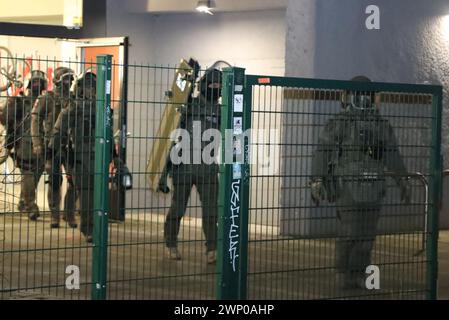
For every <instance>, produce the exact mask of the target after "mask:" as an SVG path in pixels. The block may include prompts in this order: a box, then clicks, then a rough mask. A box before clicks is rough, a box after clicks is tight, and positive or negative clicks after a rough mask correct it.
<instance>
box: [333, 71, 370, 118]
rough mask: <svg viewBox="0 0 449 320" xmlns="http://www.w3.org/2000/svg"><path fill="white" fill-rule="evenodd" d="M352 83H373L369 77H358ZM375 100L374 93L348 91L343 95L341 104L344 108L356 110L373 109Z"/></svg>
mask: <svg viewBox="0 0 449 320" xmlns="http://www.w3.org/2000/svg"><path fill="white" fill-rule="evenodd" d="M350 81H355V82H371V80H370V79H369V78H368V77H365V76H356V77H353V78H352V79H351V80H350ZM374 100H375V92H374V91H355V90H346V91H344V92H343V93H342V95H341V102H342V107H343V108H345V109H346V108H355V109H360V110H364V109H373V106H374V102H375V101H374Z"/></svg>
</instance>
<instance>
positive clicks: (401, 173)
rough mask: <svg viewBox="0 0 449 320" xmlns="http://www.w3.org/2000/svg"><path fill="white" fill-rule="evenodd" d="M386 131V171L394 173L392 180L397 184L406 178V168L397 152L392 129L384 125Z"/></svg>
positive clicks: (388, 125) (397, 147)
mask: <svg viewBox="0 0 449 320" xmlns="http://www.w3.org/2000/svg"><path fill="white" fill-rule="evenodd" d="M386 130H387V132H388V136H387V143H386V147H385V157H384V159H385V165H386V167H387V170H388V171H392V172H394V173H395V175H394V177H393V178H394V180H395V181H396V182H397V183H399V181H400V179H401V178H403V177H405V176H407V168H406V166H405V163H404V160H403V159H402V156H401V154H400V152H399V146H398V143H397V139H396V135H395V134H394V131H393V128H392V127H391V125H390V124H389V123H387V125H386Z"/></svg>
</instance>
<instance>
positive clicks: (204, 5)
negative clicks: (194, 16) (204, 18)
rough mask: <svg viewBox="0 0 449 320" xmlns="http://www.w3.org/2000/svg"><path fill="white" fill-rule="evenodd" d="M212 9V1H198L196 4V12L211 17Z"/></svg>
mask: <svg viewBox="0 0 449 320" xmlns="http://www.w3.org/2000/svg"><path fill="white" fill-rule="evenodd" d="M212 8H213V5H212V1H210V0H200V1H198V4H197V5H196V10H197V11H199V12H201V13H208V14H210V15H213V13H212V11H210V10H211V9H212Z"/></svg>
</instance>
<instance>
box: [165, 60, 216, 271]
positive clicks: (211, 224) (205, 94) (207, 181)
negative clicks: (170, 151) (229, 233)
mask: <svg viewBox="0 0 449 320" xmlns="http://www.w3.org/2000/svg"><path fill="white" fill-rule="evenodd" d="M221 78H222V75H221V71H219V70H218V69H209V70H208V71H206V72H205V74H204V75H203V77H202V78H201V79H200V82H199V89H200V90H199V91H200V94H199V96H198V97H197V98H193V99H191V101H190V102H189V103H188V105H187V108H186V110H184V111H183V116H182V120H181V126H180V127H181V129H185V130H187V131H188V133H189V135H190V137H191V139H190V140H191V141H190V159H189V160H190V163H181V164H177V165H174V164H171V165H169V167H170V168H169V174H170V176H171V177H172V181H173V188H174V190H173V195H172V203H171V207H170V210H169V211H168V214H167V216H166V220H165V225H164V237H165V242H166V246H167V256H168V258H170V259H173V260H180V259H181V254H180V253H179V251H178V247H177V237H178V233H179V229H180V225H181V219H182V217H183V216H184V214H185V211H186V209H187V202H188V200H189V196H190V192H191V190H192V187H193V185H195V186H196V189H197V191H198V194H199V197H200V201H201V206H202V227H203V232H204V235H205V238H206V261H207V263H208V264H213V263H215V261H216V246H217V214H218V208H217V198H218V164H217V163H216V162H213V163H212V164H205V163H204V162H203V161H202V160H201V163H199V164H194V163H193V161H192V157H193V152H194V149H195V145H196V144H199V146H201V151H202V150H203V149H204V147H205V144H206V142H202V141H194V139H195V137H194V136H193V132H194V130H195V129H196V128H195V129H194V127H195V126H201V134H202V133H203V132H204V131H206V130H207V129H212V128H214V129H219V128H220V105H219V102H218V100H219V98H220V96H221ZM200 139H201V138H200Z"/></svg>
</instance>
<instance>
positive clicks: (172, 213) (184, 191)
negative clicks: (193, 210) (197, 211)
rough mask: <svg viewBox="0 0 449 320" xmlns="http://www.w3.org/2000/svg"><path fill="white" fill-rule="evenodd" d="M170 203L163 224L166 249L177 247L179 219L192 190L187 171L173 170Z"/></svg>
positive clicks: (182, 214) (183, 212)
mask: <svg viewBox="0 0 449 320" xmlns="http://www.w3.org/2000/svg"><path fill="white" fill-rule="evenodd" d="M172 178H173V194H172V202H171V206H170V209H169V210H168V214H167V216H166V218H165V224H164V238H165V244H166V246H167V247H168V248H176V247H177V239H178V233H179V228H180V225H181V219H182V217H183V216H184V214H185V211H186V208H187V202H188V201H189V196H190V191H191V189H192V177H191V175H190V174H188V172H187V171H185V170H182V169H174V170H173V174H172Z"/></svg>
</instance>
